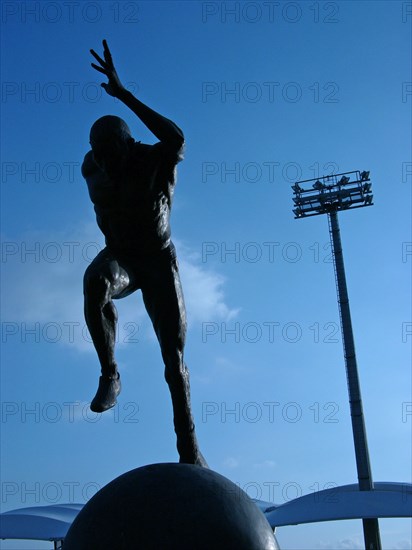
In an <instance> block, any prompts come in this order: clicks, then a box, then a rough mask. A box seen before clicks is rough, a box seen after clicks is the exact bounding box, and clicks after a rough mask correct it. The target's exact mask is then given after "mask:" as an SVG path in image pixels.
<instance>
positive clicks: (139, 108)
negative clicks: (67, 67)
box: [90, 40, 184, 150]
mask: <svg viewBox="0 0 412 550" xmlns="http://www.w3.org/2000/svg"><path fill="white" fill-rule="evenodd" d="M90 53H91V54H92V55H93V57H94V58H95V59H96V61H97V62H98V63H100V66H98V65H96V64H95V63H92V64H91V65H92V67H93V68H94V69H96V71H99V72H100V73H102V74H104V75H106V76H107V78H108V82H107V83H106V82H103V83H102V84H101V86H102V88H104V89H105V90H106V92H107V93H108V94H109V95H111V96H113V97H116V98H118V99H120V100H121V101H122V102H123V103H124V104H125V105H127V106H128V107H129V109H131V110H132V111H133V112H134V113H135V114H136V115H137V116H138V117H139V119H140V120H141V121H142V122H143V124H145V125H146V126H147V128H149V130H150V131H151V132H152V133H153V134H154V135H155V136H156V137H157V139H158V140H159V141H163V142H166V143H168V144H169V145H172V146H174V148H175V149H177V150H180V149H182V147H183V143H184V136H183V132H182V130H181V129H180V128H179V127H178V126H176V124H175V123H174V122H172V121H171V120H169V119H168V118H166V117H164V116H162V115H160V114H159V113H157V112H156V111H154V110H153V109H150V107H148V106H147V105H145V104H144V103H142V102H141V101H139V100H138V99H137V98H136V97H134V95H133V94H132V93H131V92H129V91H128V90H126V88H125V87H124V86H123V84H122V83H121V81H120V78H119V76H118V74H117V71H116V69H115V66H114V63H113V58H112V54H111V52H110V50H109V46H108V45H107V42H106V40H103V57H104V59H102V58H101V57H100V56H99V55H98V54H97V53H96V52H95V51H94V50H90Z"/></svg>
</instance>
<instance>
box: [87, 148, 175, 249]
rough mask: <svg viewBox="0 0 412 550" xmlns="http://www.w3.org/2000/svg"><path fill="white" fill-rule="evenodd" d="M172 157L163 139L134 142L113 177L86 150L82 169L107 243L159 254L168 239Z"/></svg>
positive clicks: (173, 165) (172, 171)
mask: <svg viewBox="0 0 412 550" xmlns="http://www.w3.org/2000/svg"><path fill="white" fill-rule="evenodd" d="M174 156H176V155H171V154H170V153H169V152H168V151H167V149H166V148H165V147H164V145H163V144H162V143H158V144H156V145H143V144H140V143H136V144H135V146H134V149H133V151H132V152H131V154H130V156H129V158H128V160H127V162H126V163H125V167H124V169H123V170H122V172H121V173H119V175H118V176H116V177H114V178H111V179H109V177H108V176H107V175H106V174H105V173H104V172H103V171H102V170H100V169H99V168H98V166H97V165H96V164H95V163H94V161H93V157H92V154H91V152H89V153H88V154H87V155H86V158H85V163H88V167H87V168H89V169H84V170H83V174H84V176H85V179H86V182H87V185H88V189H89V194H90V198H91V200H92V202H93V204H94V209H95V212H96V219H97V223H98V225H99V227H100V229H101V231H102V232H103V234H104V236H105V238H106V245H107V246H108V247H109V248H112V249H113V250H119V251H124V252H129V253H143V252H148V253H155V252H157V251H159V250H162V249H164V248H166V247H167V246H168V245H169V244H170V223H169V218H170V209H171V203H172V197H173V191H174V185H175V166H176V163H177V162H178V160H179V159H175V158H173V157H174ZM91 163H93V164H94V166H93V164H91Z"/></svg>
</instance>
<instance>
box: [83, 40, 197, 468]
mask: <svg viewBox="0 0 412 550" xmlns="http://www.w3.org/2000/svg"><path fill="white" fill-rule="evenodd" d="M90 52H91V54H92V55H93V57H94V58H95V59H96V60H97V62H98V63H99V65H96V64H94V63H92V67H93V68H94V69H96V70H97V71H99V72H100V73H102V74H104V75H105V76H107V78H108V82H107V83H103V84H102V87H103V88H104V89H105V90H106V92H107V93H108V94H109V95H111V96H113V97H116V98H118V99H119V100H120V101H122V102H123V103H124V104H125V105H127V107H129V109H131V110H132V111H133V113H135V115H137V117H138V118H139V119H140V120H141V121H142V122H143V124H145V125H146V127H147V128H148V129H149V130H150V131H151V132H152V133H153V134H154V135H155V137H156V138H157V139H158V140H159V141H158V143H156V144H155V145H146V144H143V143H141V142H136V141H135V140H134V139H133V138H132V136H131V133H130V130H129V128H128V126H127V124H126V123H125V122H124V121H123V120H122V119H121V118H119V117H116V116H111V115H107V116H104V117H102V118H99V119H98V120H97V121H96V122H95V123H94V124H93V126H92V128H91V130H90V145H91V151H89V152H88V153H87V154H86V156H85V158H84V162H83V165H82V175H83V177H84V178H85V180H86V182H87V186H88V189H89V194H90V199H91V201H92V202H93V204H94V209H95V212H96V220H97V224H98V226H99V228H100V229H101V231H102V233H103V234H104V236H105V240H106V247H105V248H104V249H103V250H102V251H101V252H100V253H99V254H98V255H97V256H96V258H95V259H94V260H93V262H92V263H91V264H90V266H89V267H88V268H87V270H86V272H85V275H84V311H85V318H86V323H87V327H88V329H89V331H90V334H91V337H92V340H93V344H94V346H95V348H96V351H97V355H98V357H99V361H100V365H101V376H100V380H99V387H98V390H97V393H96V395H95V397H94V399H93V400H92V402H91V405H90V408H91V409H92V411H95V412H103V411H106V410H107V409H110V408H111V407H113V406H114V405H115V404H116V398H117V396H118V395H119V393H120V390H121V384H120V375H119V372H118V368H117V364H116V360H115V356H114V347H115V335H116V322H117V311H116V308H115V306H114V303H113V300H114V299H119V298H124V297H125V296H128V295H129V294H131V293H132V292H135V291H136V290H138V289H140V290H141V291H142V295H143V301H144V304H145V307H146V310H147V313H148V314H149V316H150V319H151V321H152V323H153V327H154V330H155V333H156V336H157V338H158V341H159V344H160V349H161V353H162V358H163V361H164V365H165V378H166V381H167V383H168V385H169V389H170V393H171V397H172V404H173V417H174V418H173V420H174V427H175V432H176V436H177V449H178V452H179V457H180V462H184V463H189V464H198V465H200V466H205V467H207V464H206V462H205V460H204V458H203V456H202V454H201V452H200V450H199V447H198V443H197V440H196V434H195V426H194V422H193V417H192V412H191V406H190V387H189V373H188V369H187V367H186V365H185V363H184V361H183V351H184V344H185V337H186V312H185V305H184V300H183V293H182V286H181V283H180V277H179V268H178V263H177V259H176V251H175V247H174V245H173V243H172V241H171V238H170V237H171V232H170V224H169V217H170V210H171V207H172V199H173V192H174V188H175V184H176V165H177V163H178V162H179V161H181V160H182V159H183V147H184V136H183V133H182V131H181V130H180V128H178V127H177V126H176V124H174V123H173V122H172V121H171V120H168V119H167V118H165V117H163V116H161V115H160V114H159V113H156V111H153V109H150V108H149V107H147V106H146V105H144V104H143V103H142V102H141V101H139V100H138V99H137V98H136V97H134V96H133V94H132V93H131V92H129V91H128V90H126V89H125V88H124V86H123V85H122V84H121V82H120V79H119V77H118V75H117V72H116V69H115V67H114V64H113V60H112V56H111V53H110V50H109V48H108V45H107V42H106V41H105V40H103V52H104V53H103V56H104V59H102V58H101V57H100V56H99V55H98V54H97V53H96V52H95V51H94V50H90Z"/></svg>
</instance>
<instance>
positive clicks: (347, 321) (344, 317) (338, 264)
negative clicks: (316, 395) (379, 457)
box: [328, 210, 381, 550]
mask: <svg viewBox="0 0 412 550" xmlns="http://www.w3.org/2000/svg"><path fill="white" fill-rule="evenodd" d="M328 220H329V233H330V238H331V244H332V256H333V263H334V267H335V276H336V288H337V292H338V304H339V313H340V320H341V329H342V338H343V349H344V355H345V365H346V376H347V381H348V391H349V404H350V414H351V419H352V431H353V442H354V445H355V456H356V467H357V471H358V482H359V490H360V491H371V490H373V480H372V471H371V466H370V460H369V450H368V441H367V437H366V428H365V420H364V416H363V407H362V396H361V390H360V384H359V376H358V365H357V361H356V353H355V341H354V337H353V330H352V319H351V314H350V307H349V297H348V290H347V285H346V275H345V265H344V262H343V251H342V243H341V238H340V229H339V220H338V213H337V212H336V210H331V211H330V212H328ZM362 523H363V535H364V539H365V547H366V550H381V541H380V533H379V523H378V520H377V518H370V519H363V520H362Z"/></svg>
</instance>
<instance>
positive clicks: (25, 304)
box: [1, 223, 238, 351]
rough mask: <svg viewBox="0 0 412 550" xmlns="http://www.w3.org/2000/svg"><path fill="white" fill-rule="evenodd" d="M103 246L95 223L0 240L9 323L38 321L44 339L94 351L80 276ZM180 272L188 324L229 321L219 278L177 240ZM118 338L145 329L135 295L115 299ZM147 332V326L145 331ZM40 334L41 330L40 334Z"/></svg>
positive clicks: (5, 316) (122, 339)
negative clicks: (117, 313)
mask: <svg viewBox="0 0 412 550" xmlns="http://www.w3.org/2000/svg"><path fill="white" fill-rule="evenodd" d="M103 246H104V242H103V238H102V236H101V234H100V233H99V230H98V229H97V227H96V226H95V224H94V223H88V224H84V225H83V226H82V227H78V228H76V229H68V230H66V231H60V232H57V231H56V232H53V233H51V232H47V233H46V232H44V231H43V232H42V231H31V232H30V233H27V234H24V235H22V236H21V237H20V238H19V239H10V238H7V237H6V238H3V248H2V271H3V281H2V283H3V284H2V289H1V290H2V304H3V319H4V320H6V322H8V323H16V326H17V329H16V330H19V329H20V328H21V326H20V325H21V324H22V323H23V324H24V323H26V324H29V323H31V325H33V324H35V323H38V324H39V331H40V332H41V331H46V337H49V338H53V337H55V338H57V336H56V335H57V334H58V332H59V331H60V333H61V336H62V337H61V338H60V339H58V341H59V342H60V343H63V344H65V343H66V344H71V345H73V346H74V347H75V348H76V349H79V350H91V351H92V350H93V347H92V345H91V342H90V337H89V336H88V333H87V330H86V327H85V322H84V317H83V290H82V283H83V274H84V271H85V269H86V268H87V266H88V265H89V264H90V262H91V260H92V259H93V258H94V256H96V254H97V253H98V252H99V250H101V248H102V247H103ZM178 248H179V264H180V274H181V279H182V284H183V289H184V295H185V301H186V308H187V310H188V317H189V321H190V326H194V325H195V324H196V323H199V322H201V321H202V320H204V319H208V320H228V319H230V318H232V317H233V316H235V315H236V314H237V311H238V310H237V309H234V308H230V307H229V306H228V305H227V303H226V300H225V293H224V284H225V280H224V278H223V277H222V276H221V275H220V274H218V273H216V272H214V271H212V270H210V269H206V268H205V267H203V266H202V264H201V262H200V259H199V257H198V256H197V255H196V254H195V253H193V251H191V250H190V249H188V248H187V247H185V246H183V245H182V243H179V247H178ZM116 305H117V307H118V309H119V335H118V342H119V345H122V343H124V342H128V341H131V339H132V338H136V337H137V335H138V336H139V338H140V337H141V336H142V331H141V330H140V328H141V326H142V325H145V324H146V325H147V327H149V325H150V321H148V318H147V314H146V312H145V310H144V306H143V304H142V301H141V300H140V301H139V300H136V298H135V297H129V298H127V299H125V300H121V301H118V302H116ZM151 333H152V331H151V330H150V331H149V330H148V331H147V334H148V335H149V334H151ZM43 336H44V334H43Z"/></svg>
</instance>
